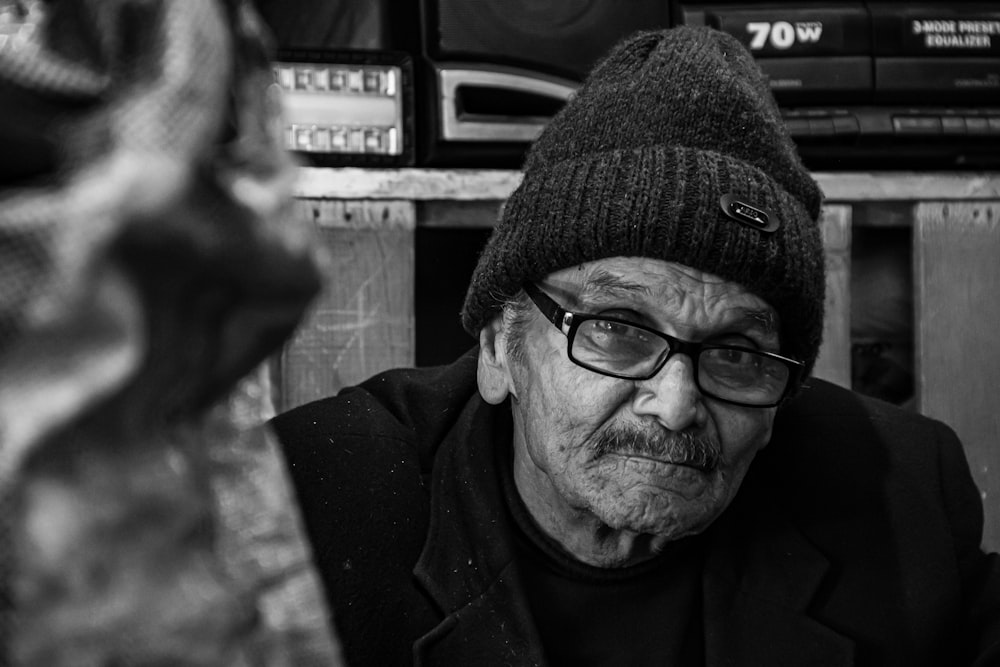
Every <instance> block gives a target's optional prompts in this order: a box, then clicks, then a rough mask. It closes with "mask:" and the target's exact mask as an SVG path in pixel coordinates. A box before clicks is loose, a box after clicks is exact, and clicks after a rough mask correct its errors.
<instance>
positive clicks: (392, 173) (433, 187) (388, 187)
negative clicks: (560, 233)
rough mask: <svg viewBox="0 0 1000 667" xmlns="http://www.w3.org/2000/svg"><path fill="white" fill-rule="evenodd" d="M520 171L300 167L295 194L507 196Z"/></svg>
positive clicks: (414, 197) (463, 198) (450, 197)
mask: <svg viewBox="0 0 1000 667" xmlns="http://www.w3.org/2000/svg"><path fill="white" fill-rule="evenodd" d="M520 181H521V172H519V171H512V170H506V169H361V168H343V169H323V168H319V167H300V168H299V176H298V179H297V181H296V184H295V190H294V193H295V196H296V197H310V198H317V197H329V198H344V199H410V200H422V199H448V200H455V201H468V200H477V199H479V200H483V199H485V200H490V199H492V200H501V199H506V198H507V197H508V196H509V195H510V193H511V192H513V190H514V188H515V187H517V184H518V183H519V182H520Z"/></svg>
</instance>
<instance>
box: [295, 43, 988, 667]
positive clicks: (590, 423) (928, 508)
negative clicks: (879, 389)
mask: <svg viewBox="0 0 1000 667" xmlns="http://www.w3.org/2000/svg"><path fill="white" fill-rule="evenodd" d="M821 201H822V195H821V192H820V190H819V187H818V186H817V184H816V182H815V181H814V180H813V178H812V177H811V175H810V174H809V173H808V171H807V170H806V169H805V168H804V167H803V165H802V163H801V161H800V160H799V156H798V154H797V152H796V149H795V146H794V144H793V143H792V141H791V139H790V138H789V136H788V133H787V130H786V128H785V124H784V122H783V121H782V119H781V115H780V113H779V110H778V108H777V106H776V105H775V103H774V100H773V99H772V97H771V95H770V92H769V90H768V85H767V82H766V80H765V79H764V78H763V76H762V75H761V72H760V71H759V69H758V68H757V66H756V63H754V61H753V59H752V58H751V56H750V54H749V53H748V52H747V51H746V50H745V49H744V48H743V47H742V46H741V45H740V44H739V43H738V42H737V41H736V40H735V39H733V38H732V37H730V36H728V35H726V34H724V33H722V32H718V31H713V30H710V29H708V28H702V29H692V28H675V29H672V30H666V31H658V32H646V33H641V34H638V35H635V36H633V37H632V38H631V39H628V40H625V41H624V42H623V43H622V44H620V45H619V46H618V47H617V48H616V49H615V50H614V51H613V52H612V53H611V54H610V55H608V57H607V58H605V59H604V60H603V61H602V62H601V63H599V64H598V65H597V67H596V68H595V69H594V71H593V73H592V74H591V75H590V78H589V79H588V80H587V82H586V83H584V85H583V87H582V88H581V89H580V90H579V91H578V93H577V95H576V96H575V97H574V98H573V99H572V100H570V101H569V102H568V103H567V104H566V106H565V107H564V108H563V109H562V111H561V112H560V113H559V114H558V115H556V116H555V117H554V118H553V120H552V121H551V123H550V124H549V125H548V126H547V127H546V129H545V130H544V131H543V132H542V134H541V136H540V137H539V139H538V140H537V141H536V142H535V144H534V146H533V147H532V149H531V151H530V153H529V155H528V157H527V160H526V162H525V166H524V176H523V180H522V181H521V184H520V185H519V187H518V188H517V189H516V190H515V191H514V193H513V194H512V195H511V197H510V199H509V200H508V201H507V202H506V205H505V207H504V209H503V212H502V214H501V216H500V219H499V221H498V222H497V225H496V227H495V228H494V230H493V232H492V236H491V237H490V240H489V242H488V243H487V244H486V247H485V249H484V251H483V253H482V255H481V257H480V258H479V263H478V266H477V267H476V270H475V272H474V273H473V276H472V281H471V283H470V285H469V289H468V292H467V293H466V299H465V305H464V309H463V312H462V321H463V324H464V326H465V329H466V331H468V332H469V333H470V334H472V335H473V336H476V337H477V339H478V341H479V347H478V348H477V349H474V350H471V351H470V352H469V353H468V354H466V355H464V356H463V357H461V358H460V359H458V360H457V361H455V362H454V363H453V364H451V365H449V366H445V367H440V368H432V369H417V370H394V371H389V372H386V373H384V374H382V375H379V376H377V377H375V378H373V379H371V380H369V381H367V382H365V383H363V384H361V385H360V386H358V387H353V388H349V389H346V390H344V391H343V392H342V393H341V394H340V395H339V396H336V397H333V398H328V399H325V400H322V401H318V402H315V403H312V404H309V405H306V406H303V407H301V408H297V409H295V410H293V411H291V412H288V413H286V414H284V415H281V416H279V417H278V418H277V419H276V420H275V424H276V426H277V428H278V430H279V432H280V434H281V437H282V441H283V444H284V446H285V450H286V453H287V456H288V459H289V461H290V464H291V470H292V473H293V477H294V479H295V483H296V487H297V490H298V492H299V496H300V498H301V499H302V503H303V512H304V516H305V518H306V524H307V527H308V531H309V535H310V537H311V539H312V540H313V542H314V545H315V551H316V553H317V557H318V559H319V560H318V564H319V566H320V569H321V572H322V575H323V578H324V581H325V583H326V585H327V588H328V591H329V594H330V600H331V601H332V604H334V605H335V612H336V615H335V620H336V623H337V628H338V633H339V636H340V638H341V640H342V642H343V645H344V653H345V656H346V658H347V660H348V662H349V664H350V665H351V666H352V667H361V666H362V665H371V666H373V667H374V666H376V665H378V666H381V665H403V664H411V663H414V664H419V665H424V666H427V665H463V666H464V665H476V666H477V667H482V666H483V665H508V666H509V665H552V666H555V665H566V666H572V667H585V666H590V665H607V666H613V667H618V666H620V665H629V666H630V667H637V666H645V665H648V666H649V667H662V666H664V665H670V666H672V667H701V666H707V667H724V666H725V667H734V666H736V665H740V666H745V667H761V666H765V665H766V666H768V667H770V666H774V665H785V666H797V665H812V666H820V665H823V666H825V667H835V666H836V667H847V666H848V665H853V666H854V667H861V666H865V667H917V666H920V667H940V666H941V665H949V666H952V665H978V666H979V667H986V666H987V665H998V664H1000V562H998V557H997V555H996V554H985V553H983V551H982V550H981V547H980V541H981V536H982V527H983V514H982V506H981V502H980V497H979V493H978V491H977V490H976V487H975V485H974V484H973V481H972V477H971V475H970V473H969V469H968V464H967V462H966V460H965V457H964V455H963V451H962V446H961V443H960V442H959V441H958V439H957V438H956V437H955V434H954V433H953V432H952V430H951V429H949V428H948V427H947V426H945V425H944V424H941V423H940V422H935V421H932V420H930V419H926V418H924V417H922V416H920V415H917V414H914V413H912V412H907V411H904V410H900V409H898V408H896V407H894V406H892V405H889V404H887V403H883V402H880V401H877V400H870V399H866V398H864V397H862V396H859V395H857V394H854V393H852V392H850V391H847V390H844V389H841V388H839V387H836V386H833V385H831V384H829V383H825V382H822V381H820V380H817V379H813V378H810V377H809V372H810V370H811V368H812V367H813V364H814V362H815V361H816V358H817V355H818V354H819V349H820V337H821V332H822V329H823V304H824V288H825V276H824V254H823V246H822V243H821V238H820V228H819V224H818V221H819V215H820V211H821Z"/></svg>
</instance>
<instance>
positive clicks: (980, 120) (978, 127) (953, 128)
mask: <svg viewBox="0 0 1000 667" xmlns="http://www.w3.org/2000/svg"><path fill="white" fill-rule="evenodd" d="M892 129H893V130H894V131H895V132H896V133H897V134H921V135H925V134H977V135H998V136H1000V115H997V116H894V117H893V119H892Z"/></svg>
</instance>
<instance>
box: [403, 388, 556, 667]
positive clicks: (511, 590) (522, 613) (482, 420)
mask: <svg viewBox="0 0 1000 667" xmlns="http://www.w3.org/2000/svg"><path fill="white" fill-rule="evenodd" d="M509 415H510V410H509V409H495V408H491V407H490V406H488V405H487V404H485V403H484V402H483V401H482V400H481V399H479V397H478V396H476V397H475V398H473V399H472V400H471V401H470V402H469V404H468V405H466V407H465V410H464V411H463V413H462V416H461V417H460V418H459V421H458V422H457V423H456V426H455V428H454V429H452V431H451V432H450V433H449V435H448V436H447V437H446V438H445V440H444V441H443V442H442V443H441V451H440V452H439V454H438V456H437V461H438V463H437V464H436V465H435V469H434V473H433V475H432V478H431V482H430V483H431V487H432V488H431V514H430V526H429V528H428V532H427V541H426V542H425V544H424V550H423V552H422V553H421V555H420V559H419V560H418V562H417V564H416V566H415V567H414V570H413V573H414V576H415V577H416V579H417V581H418V582H419V583H420V584H421V585H422V586H423V588H424V589H425V590H426V591H427V594H428V595H429V596H430V597H431V598H432V599H433V600H434V602H435V603H436V604H437V605H438V606H439V607H440V608H441V610H442V611H443V612H444V614H445V618H444V620H443V621H442V622H441V623H440V624H438V625H437V627H435V628H433V629H432V630H431V631H430V632H429V633H427V634H426V635H424V636H423V637H421V638H420V639H419V640H418V641H417V642H416V643H415V644H414V647H413V653H414V664H415V665H417V666H418V667H434V666H441V667H444V666H452V665H477V666H479V665H483V666H489V665H541V664H544V659H543V658H542V654H541V641H540V640H539V639H538V635H537V632H536V630H535V627H534V622H533V621H532V620H531V612H530V610H529V609H528V605H527V600H526V599H525V597H524V594H523V592H522V591H523V585H522V583H521V582H520V580H519V577H518V574H517V569H516V567H515V566H514V564H513V560H514V555H513V551H512V548H511V544H510V537H509V536H510V535H511V531H513V530H514V527H513V526H512V525H510V521H509V519H508V517H507V513H506V510H505V505H504V500H503V498H502V496H501V489H500V485H499V480H498V479H497V473H496V470H497V466H496V464H495V462H494V456H495V455H496V453H497V452H499V451H504V448H502V447H498V446H496V445H498V444H499V443H503V442H505V439H506V441H509V439H510V437H511V435H510V431H511V427H510V417H509Z"/></svg>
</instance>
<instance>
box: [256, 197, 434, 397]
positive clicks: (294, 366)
mask: <svg viewBox="0 0 1000 667" xmlns="http://www.w3.org/2000/svg"><path fill="white" fill-rule="evenodd" d="M295 206H296V209H297V213H296V214H297V215H299V216H306V217H307V218H308V219H311V220H312V221H313V222H314V223H315V224H316V226H317V236H318V238H319V239H320V241H321V242H322V244H323V246H324V247H325V250H326V253H327V255H328V261H327V262H326V285H325V288H324V290H323V293H322V294H321V295H320V297H319V298H318V299H317V301H316V303H315V304H314V305H313V307H312V308H311V310H310V313H309V315H308V317H307V318H306V320H305V321H304V322H303V324H302V326H300V327H299V329H298V331H297V333H296V335H295V336H294V337H293V339H292V340H291V341H290V342H289V343H288V344H287V345H286V346H285V348H284V350H283V351H282V353H281V355H280V359H279V364H278V365H279V372H278V375H279V380H278V382H277V383H276V384H278V385H279V386H280V389H279V391H278V394H279V396H278V399H277V404H278V406H279V407H278V409H279V410H280V411H283V410H287V409H289V408H292V407H294V406H297V405H301V404H302V403H306V402H308V401H311V400H314V399H317V398H322V397H324V396H329V395H332V394H335V393H336V392H337V391H339V390H340V389H342V388H343V387H345V386H348V385H352V384H356V383H358V382H360V381H362V380H364V379H367V378H368V377H370V376H371V375H374V374H375V373H377V372H379V371H382V370H386V369H388V368H393V367H397V366H412V365H413V364H414V358H415V354H414V342H413V339H414V334H413V331H414V320H413V318H414V312H413V303H414V294H413V271H414V258H413V235H414V230H415V228H416V212H415V207H414V205H413V203H412V202H399V201H389V202H385V201H360V202H359V201H310V200H306V201H297V202H296V203H295Z"/></svg>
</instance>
